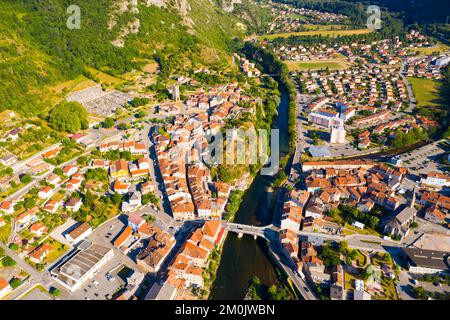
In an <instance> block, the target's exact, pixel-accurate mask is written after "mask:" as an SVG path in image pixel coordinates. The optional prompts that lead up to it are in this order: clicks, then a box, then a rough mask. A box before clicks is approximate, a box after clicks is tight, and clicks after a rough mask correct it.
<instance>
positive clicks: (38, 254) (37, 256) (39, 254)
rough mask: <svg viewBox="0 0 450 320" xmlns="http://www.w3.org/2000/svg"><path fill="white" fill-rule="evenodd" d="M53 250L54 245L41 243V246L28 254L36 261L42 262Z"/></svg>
mask: <svg viewBox="0 0 450 320" xmlns="http://www.w3.org/2000/svg"><path fill="white" fill-rule="evenodd" d="M52 251H53V247H52V246H50V245H48V244H45V243H44V244H41V245H40V246H39V247H37V248H36V249H34V250H33V251H31V253H29V254H28V257H29V258H30V260H31V261H32V262H34V263H42V262H43V261H44V259H45V257H47V255H48V254H49V253H50V252H52Z"/></svg>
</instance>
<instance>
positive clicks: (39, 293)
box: [20, 286, 53, 301]
mask: <svg viewBox="0 0 450 320" xmlns="http://www.w3.org/2000/svg"><path fill="white" fill-rule="evenodd" d="M20 300H38V301H41V300H43V301H45V300H53V297H52V296H51V295H50V294H48V292H46V291H44V290H42V288H41V287H39V286H37V287H35V288H33V289H31V291H29V292H27V293H26V294H25V295H24V296H23V297H22V298H21V299H20Z"/></svg>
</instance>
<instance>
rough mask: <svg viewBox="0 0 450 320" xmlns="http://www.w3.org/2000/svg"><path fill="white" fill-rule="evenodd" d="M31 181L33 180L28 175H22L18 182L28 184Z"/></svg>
mask: <svg viewBox="0 0 450 320" xmlns="http://www.w3.org/2000/svg"><path fill="white" fill-rule="evenodd" d="M31 181H33V178H32V177H31V176H30V175H29V174H24V175H23V176H21V177H20V182H22V183H30V182H31Z"/></svg>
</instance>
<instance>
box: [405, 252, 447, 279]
mask: <svg viewBox="0 0 450 320" xmlns="http://www.w3.org/2000/svg"><path fill="white" fill-rule="evenodd" d="M402 250H403V254H404V255H405V256H406V259H407V264H408V271H409V272H411V273H419V274H434V273H438V272H445V271H448V270H449V268H450V253H449V252H445V251H435V250H425V249H417V248H413V247H408V248H402Z"/></svg>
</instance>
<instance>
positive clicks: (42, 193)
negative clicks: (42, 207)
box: [38, 186, 53, 199]
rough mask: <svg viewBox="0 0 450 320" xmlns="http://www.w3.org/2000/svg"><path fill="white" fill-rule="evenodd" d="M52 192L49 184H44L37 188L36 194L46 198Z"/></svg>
mask: <svg viewBox="0 0 450 320" xmlns="http://www.w3.org/2000/svg"><path fill="white" fill-rule="evenodd" d="M52 194H53V189H52V188H50V187H49V186H44V187H42V188H41V189H40V190H39V193H38V196H39V198H41V199H48V198H50V197H51V196H52Z"/></svg>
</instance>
